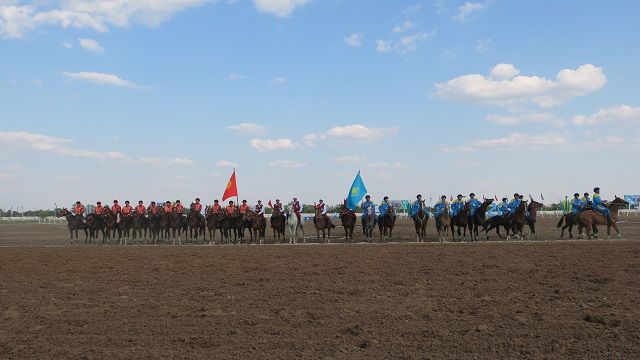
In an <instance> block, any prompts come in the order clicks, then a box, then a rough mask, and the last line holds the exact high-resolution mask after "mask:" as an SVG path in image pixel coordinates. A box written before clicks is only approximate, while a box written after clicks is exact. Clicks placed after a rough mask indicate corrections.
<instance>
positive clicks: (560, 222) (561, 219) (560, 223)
mask: <svg viewBox="0 0 640 360" xmlns="http://www.w3.org/2000/svg"><path fill="white" fill-rule="evenodd" d="M565 216H567V214H564V215H562V217H561V218H560V221H558V226H556V227H558V228H559V227H562V222H563V221H564V218H565Z"/></svg>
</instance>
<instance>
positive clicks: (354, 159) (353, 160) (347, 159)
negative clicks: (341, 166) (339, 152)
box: [331, 156, 367, 164]
mask: <svg viewBox="0 0 640 360" xmlns="http://www.w3.org/2000/svg"><path fill="white" fill-rule="evenodd" d="M366 160H367V158H366V157H363V156H340V157H337V158H333V159H332V160H331V161H333V162H338V163H349V164H357V163H362V162H365V161H366Z"/></svg>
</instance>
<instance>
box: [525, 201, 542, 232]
mask: <svg viewBox="0 0 640 360" xmlns="http://www.w3.org/2000/svg"><path fill="white" fill-rule="evenodd" d="M541 207H542V203H539V202H537V201H535V200H531V202H530V203H529V206H527V212H528V213H529V216H525V219H524V220H525V223H526V224H527V225H529V230H531V234H529V236H533V238H534V239H536V240H537V239H538V234H536V215H537V212H538V208H541ZM525 215H526V214H525Z"/></svg>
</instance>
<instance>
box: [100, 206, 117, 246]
mask: <svg viewBox="0 0 640 360" xmlns="http://www.w3.org/2000/svg"><path fill="white" fill-rule="evenodd" d="M102 218H103V219H104V225H105V231H104V234H105V238H106V240H107V243H110V242H111V238H112V237H115V236H116V231H117V230H118V218H117V217H116V214H114V213H113V212H112V211H111V209H109V207H108V206H105V207H104V208H102ZM104 241H105V239H102V243H104Z"/></svg>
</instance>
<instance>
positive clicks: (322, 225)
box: [313, 209, 335, 244]
mask: <svg viewBox="0 0 640 360" xmlns="http://www.w3.org/2000/svg"><path fill="white" fill-rule="evenodd" d="M313 226H314V227H315V229H316V239H317V240H318V241H320V231H322V242H325V240H326V242H327V244H330V243H331V229H332V228H334V227H335V226H334V225H333V224H332V223H331V220H328V221H327V218H325V217H324V215H323V214H322V209H316V213H315V215H314V217H313ZM327 231H328V234H327ZM325 235H326V236H325Z"/></svg>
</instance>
